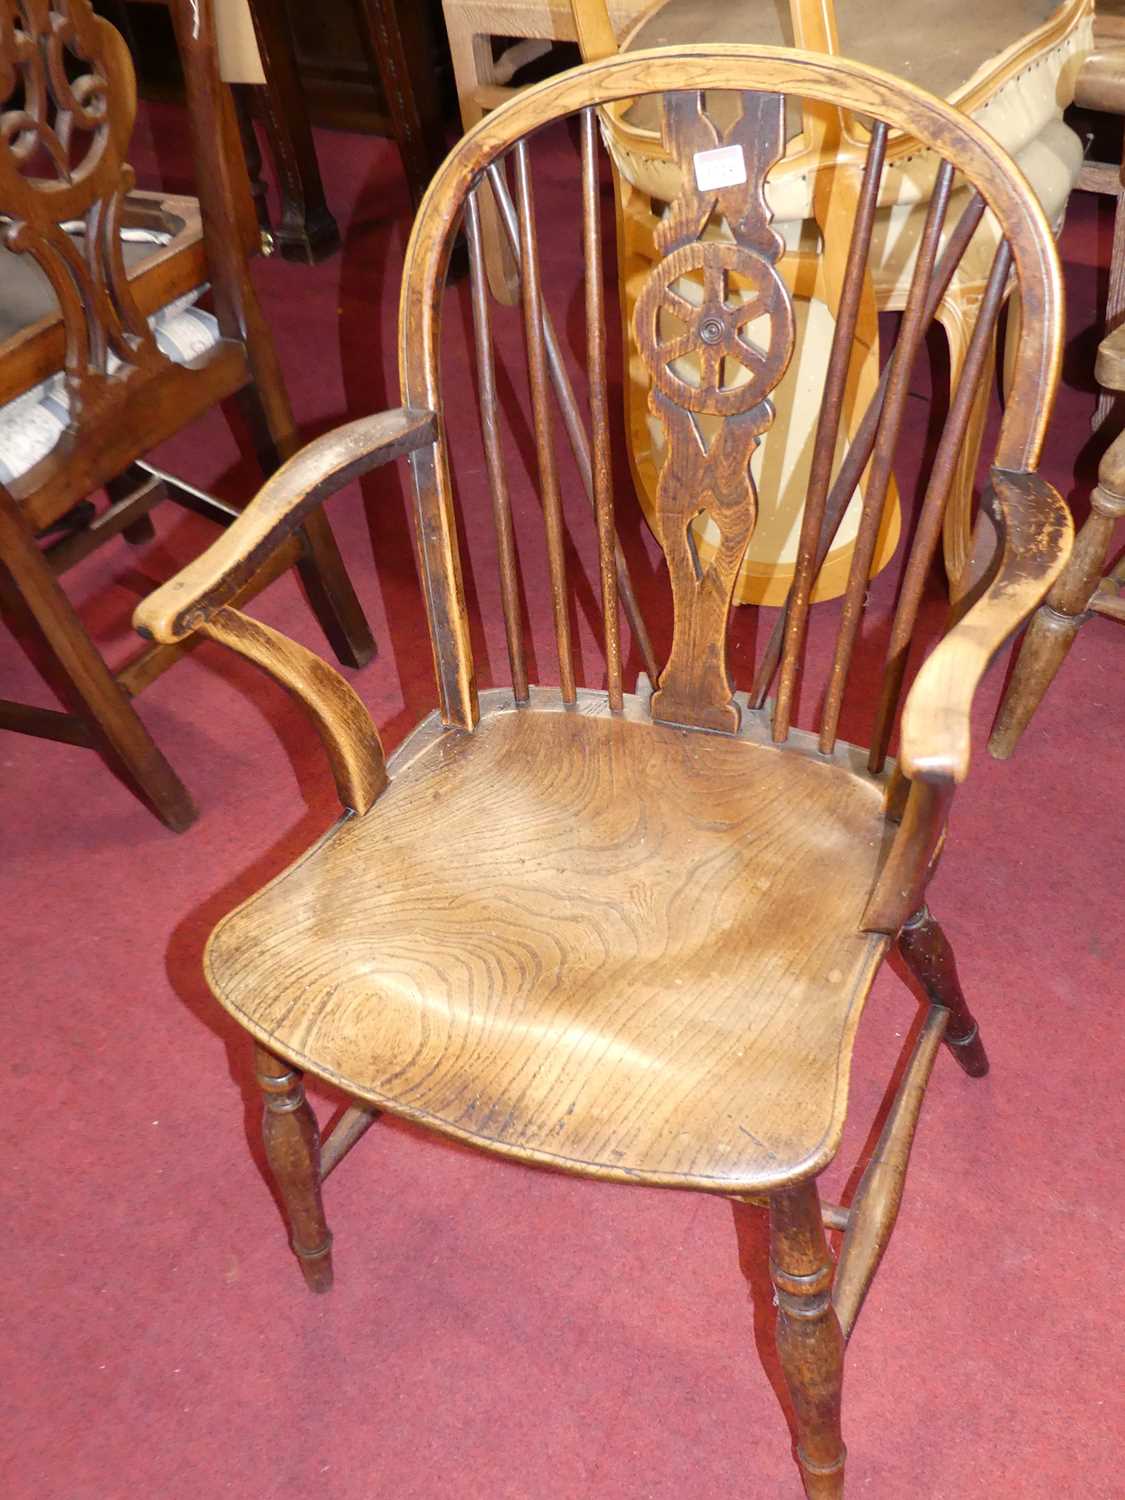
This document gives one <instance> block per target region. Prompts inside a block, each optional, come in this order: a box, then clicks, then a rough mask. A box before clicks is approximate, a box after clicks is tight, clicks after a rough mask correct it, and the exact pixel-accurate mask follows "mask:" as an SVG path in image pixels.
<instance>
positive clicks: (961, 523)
mask: <svg viewBox="0 0 1125 1500" xmlns="http://www.w3.org/2000/svg"><path fill="white" fill-rule="evenodd" d="M573 6H574V16H575V24H576V27H577V30H578V35H579V41H580V45H581V48H582V55H583V57H584V58H585V59H586V60H587V61H590V60H593V59H596V58H600V57H607V56H611V55H612V54H613V53H614V52H616V51H617V50H618V48H619V47H620V50H622V51H638V50H643V49H645V48H648V47H653V46H668V45H673V46H675V45H681V44H685V43H688V42H706V43H714V44H716V45H719V44H723V43H727V42H755V43H763V44H766V45H772V44H783V45H796V46H799V47H803V48H806V49H808V50H812V51H818V52H828V53H832V54H840V55H843V56H847V57H853V58H855V59H856V60H858V61H861V62H866V63H870V64H872V65H873V66H878V67H880V68H884V69H886V70H887V71H888V72H891V73H894V74H895V75H896V76H901V77H904V78H908V79H911V80H913V81H915V82H918V83H922V84H924V85H925V86H926V87H927V88H929V89H930V90H932V91H933V92H934V93H937V94H939V95H941V96H943V97H945V98H947V99H949V100H950V101H951V102H952V103H954V104H957V105H958V106H959V107H961V108H963V109H965V110H966V111H968V112H969V113H971V114H973V115H974V117H975V118H977V119H979V120H980V122H981V123H982V124H983V125H984V126H985V128H986V129H988V130H989V131H990V132H991V133H992V134H994V135H995V136H996V137H997V139H998V140H999V141H1000V142H1001V144H1002V145H1003V146H1005V147H1006V149H1008V150H1009V151H1010V152H1011V153H1012V154H1013V155H1014V156H1015V157H1016V159H1017V161H1018V162H1019V164H1020V165H1021V167H1022V168H1023V170H1024V171H1025V172H1026V173H1027V175H1028V177H1029V179H1030V180H1031V182H1032V185H1033V186H1034V188H1035V189H1036V192H1037V193H1038V195H1039V198H1040V201H1041V202H1042V203H1043V205H1044V208H1045V210H1046V212H1047V215H1048V217H1049V218H1050V219H1051V221H1052V223H1053V224H1054V225H1055V226H1056V228H1058V227H1060V226H1061V223H1062V218H1063V214H1064V212H1065V208H1066V203H1067V199H1068V197H1069V194H1070V191H1071V188H1072V187H1073V186H1074V184H1075V181H1076V179H1077V177H1078V173H1079V169H1080V166H1081V161H1082V149H1081V143H1080V142H1079V140H1078V137H1077V136H1076V135H1075V134H1074V132H1073V131H1071V130H1070V129H1069V128H1068V127H1067V126H1066V125H1065V124H1064V122H1063V119H1062V112H1063V108H1064V106H1065V105H1066V104H1067V103H1068V102H1069V101H1070V99H1071V98H1072V97H1073V92H1074V78H1075V75H1076V74H1077V71H1078V68H1079V65H1080V63H1081V61H1082V59H1083V57H1084V56H1085V54H1086V52H1088V50H1089V48H1090V46H1091V45H1092V15H1093V0H996V3H993V4H989V5H986V6H981V5H979V4H974V3H971V0H956V3H954V4H951V5H942V6H934V5H933V4H932V3H930V0H900V3H899V4H898V5H897V6H896V7H895V13H894V24H893V26H888V25H887V12H886V6H885V5H883V4H882V3H880V0H841V3H840V4H839V5H836V4H834V3H833V0H789V3H788V4H787V5H785V4H782V5H778V4H777V3H775V0H657V3H655V4H652V5H650V6H649V7H648V9H647V10H646V11H645V12H644V14H643V15H642V16H641V17H640V19H639V20H637V21H636V22H635V23H634V24H633V25H632V26H630V27H628V28H626V29H625V30H624V31H622V30H621V28H620V25H619V24H615V23H614V21H611V18H610V15H609V12H608V10H607V7H606V3H605V0H573ZM619 37H620V41H619V40H618V38H619ZM653 108H654V107H653V105H652V103H651V101H649V102H646V101H644V100H639V101H637V102H636V103H632V102H626V103H625V104H622V105H617V106H614V107H613V108H612V109H610V110H608V111H607V112H606V118H605V128H606V130H607V132H608V139H609V144H610V150H611V152H612V154H613V157H614V161H615V164H616V166H617V169H618V175H617V194H618V214H619V226H618V244H619V252H618V253H619V274H620V276H621V283H622V302H623V315H624V318H625V321H626V324H627V325H628V323H629V321H630V319H631V318H632V312H633V305H634V302H635V298H636V295H637V292H638V289H639V288H640V287H641V286H642V285H643V284H644V281H645V278H646V276H647V275H648V273H649V270H650V269H651V266H652V263H653V261H654V258H656V256H657V252H656V250H655V248H654V235H655V230H656V226H657V224H658V222H659V219H660V216H661V214H662V213H663V212H664V205H665V204H666V203H668V202H670V201H672V199H674V197H675V193H676V180H675V171H674V168H672V167H671V165H670V164H669V162H668V160H667V157H666V156H665V154H664V153H663V151H662V149H661V145H660V139H659V120H658V119H656V118H654V114H653ZM787 134H788V145H787V151H786V155H785V157H784V159H783V160H782V161H781V162H780V163H779V164H778V165H777V167H775V168H774V170H773V172H772V173H771V176H770V202H771V207H772V208H773V211H774V221H775V225H776V227H777V228H778V230H779V231H780V232H781V233H782V235H783V237H784V239H785V242H786V249H785V254H784V256H783V258H782V262H781V268H782V274H783V275H784V276H785V277H786V280H787V281H788V283H789V285H790V288H791V289H792V290H793V292H794V293H795V296H796V299H797V300H796V304H795V305H796V308H797V312H798V319H799V325H798V348H797V353H796V355H795V357H794V359H793V361H792V363H791V365H790V369H789V371H788V372H787V375H786V378H785V380H784V381H783V382H782V384H781V386H780V387H779V389H778V391H777V393H776V397H775V400H776V403H777V406H778V409H779V411H781V412H783V413H784V414H785V420H784V422H782V423H779V424H778V426H777V427H776V428H775V430H774V431H773V432H771V433H770V434H769V435H768V436H767V437H766V438H765V440H764V441H763V443H762V444H761V446H760V448H759V450H758V452H757V454H756V455H755V459H754V463H755V467H756V475H757V478H758V481H759V484H760V487H761V488H762V490H763V491H764V492H768V493H769V494H770V495H771V496H772V497H773V498H772V500H771V501H770V503H769V508H768V509H764V510H763V513H762V514H761V515H760V516H759V521H758V526H757V529H756V531H755V535H754V538H753V539H752V541H751V544H750V546H749V548H748V549H747V554H746V558H745V560H744V562H743V571H742V575H741V577H740V580H739V584H738V593H737V597H738V598H739V600H741V601H743V602H747V603H764V604H781V603H783V602H784V600H785V597H786V595H787V593H788V591H789V588H790V586H791V584H792V579H793V572H794V568H795V564H796V554H797V543H798V537H799V529H800V528H799V521H798V517H799V514H800V506H801V500H802V498H803V495H804V490H805V487H806V485H807V483H808V474H809V467H808V466H809V462H810V458H811V454H812V447H813V435H814V428H815V419H816V405H815V402H809V401H808V400H807V399H805V398H804V394H803V393H804V392H805V391H806V390H809V389H811V390H813V391H815V390H816V389H817V387H818V383H819V381H820V380H821V379H822V378H823V370H824V364H825V361H826V360H827V358H828V351H829V349H830V347H831V341H832V329H833V326H834V323H835V319H836V317H837V315H838V311H839V297H840V287H841V284H842V279H843V275H844V260H845V255H846V250H847V243H848V229H849V226H850V225H851V222H852V220H853V217H854V213H855V205H856V200H857V196H858V192H859V163H860V162H861V161H862V151H863V147H864V140H865V131H864V128H863V126H862V123H860V122H857V121H856V120H855V119H845V118H843V117H841V115H840V113H839V112H838V111H835V110H825V109H822V108H819V107H817V106H808V105H807V106H806V107H805V108H804V110H803V112H802V113H800V114H798V113H797V111H793V112H792V114H791V118H790V120H789V126H788V132H787ZM888 158H889V161H890V163H891V170H889V171H888V173H887V180H886V185H885V187H884V191H883V195H882V197H881V199H880V204H879V212H878V215H877V218H876V224H875V230H874V241H873V243H874V252H873V255H872V258H871V268H870V275H869V277H868V280H867V283H866V284H865V286H864V290H863V300H862V312H861V317H860V324H859V328H860V338H859V340H858V343H857V352H856V358H855V363H854V367H853V369H852V371H851V374H850V381H849V388H848V394H847V397H846V402H845V420H844V423H843V430H844V433H846V434H847V435H848V436H854V433H855V428H856V424H857V423H858V421H859V417H860V414H861V413H862V412H863V410H864V409H865V407H866V406H867V403H868V402H869V400H870V397H871V393H872V391H873V389H874V388H875V386H876V385H877V384H878V380H879V370H880V357H879V337H878V324H877V316H876V315H877V312H880V311H884V312H885V311H901V309H902V308H903V306H904V305H905V300H906V296H907V292H908V289H909V285H910V272H911V266H912V257H913V255H914V253H915V252H916V250H917V246H918V240H919V236H920V234H921V230H922V225H923V223H924V221H925V214H926V205H927V201H928V197H929V193H930V191H931V189H932V185H933V182H934V173H935V170H936V164H935V162H934V161H933V159H932V157H929V156H928V155H927V154H926V153H924V152H923V153H919V152H917V151H916V149H915V146H914V143H913V142H911V141H909V140H907V139H904V138H898V139H893V140H892V141H891V143H890V146H889V148H888ZM711 232H713V233H715V234H716V235H719V236H724V235H726V233H727V230H726V228H725V226H723V225H721V224H720V225H715V226H713V228H712V231H711ZM995 246H996V234H995V228H994V226H993V225H992V223H991V220H989V219H987V218H986V220H985V221H984V222H983V223H982V225H981V226H980V228H979V229H978V232H977V238H976V240H975V241H974V243H973V244H972V246H971V247H970V249H969V251H968V252H967V253H966V255H965V256H964V257H962V259H961V260H960V262H959V264H958V268H957V272H956V274H955V276H954V277H953V279H952V281H951V282H950V284H949V286H948V287H947V288H946V290H945V294H944V296H943V298H942V301H941V305H940V307H939V310H938V321H939V323H940V325H941V327H942V329H943V331H944V333H945V337H946V341H947V344H948V348H949V357H950V367H951V378H952V380H953V382H954V383H956V380H957V378H958V375H959V373H960V370H961V368H962V365H963V363H964V359H965V355H966V352H967V349H968V339H969V333H970V331H971V329H972V326H973V322H974V317H975V309H976V307H977V305H978V304H979V301H980V298H981V296H982V295H983V293H984V288H985V284H986V282H987V278H988V271H989V267H990V265H991V263H992V255H993V251H994V250H995ZM629 375H630V379H629V381H628V382H627V384H626V386H625V406H626V422H627V425H628V430H629V435H630V442H629V457H630V462H631V465H632V469H633V475H634V481H635V484H636V488H637V493H638V496H639V498H640V500H641V504H642V506H643V508H644V510H645V513H646V515H648V516H649V518H650V519H651V518H652V517H653V515H654V514H655V509H656V500H655V495H656V474H657V469H658V467H659V461H660V455H659V452H658V449H659V444H660V442H661V433H660V425H659V423H658V422H657V421H656V420H655V418H654V417H653V416H652V414H651V412H650V410H649V404H648V393H649V380H648V376H647V372H646V368H645V363H644V360H643V358H642V357H641V355H640V353H639V352H638V351H637V350H635V349H634V350H632V351H631V355H630V359H629ZM989 395H990V390H989V387H988V384H987V382H983V383H982V386H981V399H980V403H979V405H978V408H977V411H976V412H975V413H974V418H973V422H972V424H971V425H970V429H969V433H968V436H967V440H966V443H965V448H964V452H963V454H962V455H961V458H960V460H959V463H958V473H957V478H956V481H955V484H954V489H953V493H952V496H951V499H950V505H949V509H948V513H947V521H946V538H945V556H946V562H947V571H948V573H949V577H950V581H951V585H954V586H955V585H956V580H957V579H958V578H959V576H960V574H961V572H962V571H963V569H964V567H965V563H966V561H967V558H968V553H969V541H970V535H971V529H972V506H973V495H974V486H975V480H976V470H977V459H978V456H979V452H980V441H981V434H982V429H983V424H984V421H985V418H986V415H987V406H988V398H989ZM849 498H850V499H851V497H849ZM861 502H862V480H861V482H860V485H859V487H858V489H857V493H856V495H855V497H854V499H851V503H850V504H849V506H848V508H847V509H846V510H845V512H844V513H843V514H842V516H841V517H840V518H839V526H838V530H837V532H836V537H835V540H834V543H833V546H832V548H831V550H830V552H829V556H828V559H827V561H826V563H825V566H824V568H823V569H822V570H821V572H820V576H819V581H818V585H817V597H818V598H832V597H835V596H836V595H838V594H841V593H842V592H843V591H844V588H845V586H846V581H847V577H848V570H849V567H850V564H851V557H852V554H853V550H854V545H855V535H856V527H857V526H858V523H859V515H860V509H861ZM899 529H900V528H899V512H898V506H897V503H892V504H891V505H890V506H889V507H888V509H887V513H886V524H885V526H884V530H883V533H882V535H881V536H880V538H879V545H878V546H877V548H876V552H875V560H874V569H875V570H876V571H877V570H879V569H881V568H882V567H884V566H885V565H886V563H887V562H888V561H889V559H890V557H891V556H892V555H893V553H894V549H895V547H896V545H897V543H898V539H899ZM696 544H697V546H698V547H699V549H700V552H701V554H702V555H704V556H708V555H710V551H711V549H712V547H713V546H714V544H715V536H714V534H713V533H712V534H711V535H708V533H707V531H706V529H705V528H703V527H700V528H698V531H697V535H696Z"/></svg>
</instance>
